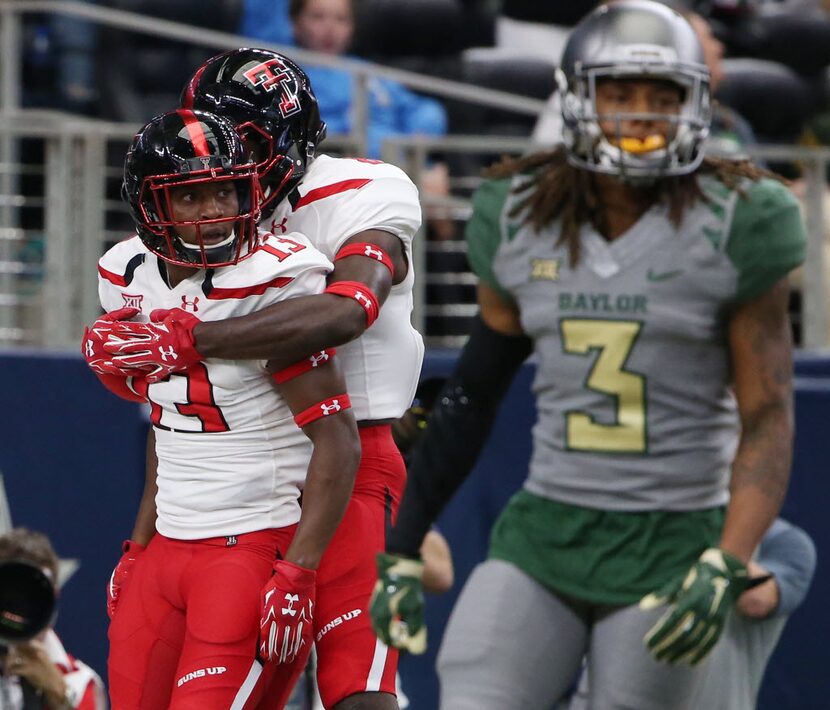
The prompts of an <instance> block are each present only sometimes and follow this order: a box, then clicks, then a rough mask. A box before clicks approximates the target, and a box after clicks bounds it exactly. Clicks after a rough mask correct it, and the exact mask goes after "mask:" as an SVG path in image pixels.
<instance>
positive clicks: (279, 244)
mask: <svg viewBox="0 0 830 710" xmlns="http://www.w3.org/2000/svg"><path fill="white" fill-rule="evenodd" d="M124 173H125V178H124V185H123V195H124V198H125V200H126V201H127V202H128V203H129V206H130V210H131V212H132V215H133V217H134V219H135V222H136V226H137V235H136V236H134V237H133V238H131V239H127V240H126V241H123V242H120V243H119V244H116V245H115V246H114V247H113V248H111V249H110V250H109V251H108V252H107V253H106V254H104V256H103V257H102V258H101V260H100V262H99V269H98V270H99V274H100V280H99V294H100V299H101V305H102V306H103V307H104V310H105V311H107V313H108V316H105V317H104V318H102V319H99V320H98V321H96V323H95V324H94V325H93V326H92V328H91V329H87V331H86V333H85V335H84V340H83V352H84V355H85V357H86V359H87V361H88V363H89V364H90V366H91V367H92V368H93V369H94V370H95V371H96V372H98V373H99V374H101V375H102V378H103V379H104V380H105V384H107V386H108V387H110V389H113V390H115V391H116V392H118V393H119V394H120V395H121V396H123V397H126V398H130V399H135V400H138V401H144V402H148V403H149V404H150V407H151V419H152V423H153V429H154V431H155V457H153V461H152V463H153V464H156V459H157V475H154V482H155V481H157V493H156V495H155V502H154V504H153V505H154V508H155V509H157V520H156V521H155V525H154V528H155V531H156V532H155V534H153V533H149V534H146V535H145V537H144V539H148V540H149V544H147V545H146V549H143V546H142V545H141V544H138V543H136V542H134V541H133V542H128V543H127V545H126V546H125V548H126V549H125V559H124V560H122V563H121V564H120V565H119V569H118V570H117V572H118V574H117V575H116V576H114V578H113V583H112V585H111V586H112V587H113V589H112V590H111V597H112V602H114V601H115V598H114V597H115V596H116V593H118V592H119V589H118V587H119V585H120V586H122V587H123V589H120V599H119V600H118V606H117V609H115V613H114V614H113V615H112V623H111V625H110V630H109V638H110V655H109V663H108V665H109V687H110V694H111V698H112V705H113V707H117V708H119V709H123V710H133V709H135V710H138V709H139V708H141V709H148V710H149V709H150V708H178V709H179V710H181V709H183V708H194V707H199V708H216V710H219V709H220V708H221V709H226V708H239V709H240V710H242V709H243V708H244V709H248V708H254V707H256V706H257V703H258V702H260V700H261V698H262V697H263V694H264V692H265V691H266V689H267V688H269V684H271V683H272V682H274V681H273V678H274V677H277V676H278V677H279V678H280V679H281V681H280V682H282V683H283V684H285V683H287V682H289V680H290V679H291V678H293V676H294V671H293V669H292V666H293V665H296V666H297V667H298V668H302V666H303V665H304V663H305V659H306V658H307V656H308V653H309V651H310V649H311V643H312V616H313V611H316V609H314V598H315V577H316V572H315V570H316V569H317V567H318V564H319V562H320V559H321V557H322V555H323V552H324V550H325V547H326V545H327V544H328V542H329V540H330V539H331V537H332V535H333V534H334V532H335V529H336V527H337V525H338V523H339V521H340V519H341V518H342V516H343V514H344V512H345V509H346V505H347V502H348V500H349V495H350V493H351V489H352V485H353V482H354V474H355V471H356V469H357V464H358V461H359V439H358V435H357V428H356V424H355V419H354V416H353V414H352V412H351V411H350V409H349V408H350V405H349V401H348V395H347V394H346V392H345V382H344V379H343V377H342V375H341V374H340V372H339V370H338V368H337V367H336V365H335V364H334V360H333V358H332V357H331V353H330V352H326V353H318V354H317V355H315V356H313V357H311V358H306V359H304V360H303V361H301V362H297V363H294V364H292V366H290V367H288V368H283V367H279V366H276V367H275V366H274V365H273V363H266V362H265V361H264V360H261V361H232V360H228V359H224V360H220V359H216V358H210V359H205V360H203V361H201V362H199V363H198V364H196V365H195V366H193V367H191V368H189V369H188V370H187V371H186V372H180V373H175V374H171V375H162V376H160V377H148V376H146V373H140V372H137V371H136V372H133V373H132V375H131V376H129V377H126V378H125V377H124V376H123V375H119V374H118V373H113V371H112V370H109V372H107V370H108V368H107V365H106V363H105V361H104V359H103V358H102V357H101V355H102V351H101V345H102V343H103V342H104V341H105V339H106V337H107V334H108V333H111V332H112V330H111V329H112V328H113V326H114V325H116V324H115V323H114V319H115V318H116V317H121V318H125V317H132V318H133V319H134V321H133V325H134V327H135V330H134V331H133V332H132V336H133V337H134V338H138V339H143V341H144V343H145V347H148V348H155V347H156V344H155V342H154V336H153V333H154V332H156V331H157V330H159V329H165V328H175V327H176V326H175V325H174V324H172V323H171V322H170V320H169V318H167V317H166V314H167V312H168V311H169V309H171V308H175V307H180V308H181V309H182V310H183V311H186V312H187V313H188V314H197V315H198V317H200V318H204V319H206V320H211V319H218V318H227V317H229V316H234V315H242V314H246V313H250V312H252V311H254V310H256V309H258V308H262V307H266V306H269V305H272V304H274V303H277V302H280V301H283V300H285V299H287V298H292V297H298V296H307V295H310V294H315V293H320V292H322V291H323V289H324V288H325V283H326V276H327V274H328V272H329V271H330V270H331V263H330V262H329V261H328V259H326V258H325V257H324V256H323V255H322V254H321V253H319V252H318V251H317V250H316V249H314V248H313V247H312V246H311V245H310V244H309V242H308V241H307V240H306V239H305V238H304V237H303V236H302V235H300V234H290V235H287V236H280V237H275V236H273V235H265V234H260V233H258V230H257V226H256V220H257V217H258V215H259V206H260V204H261V199H262V193H261V188H260V185H259V179H258V177H257V173H256V165H255V164H254V163H253V162H252V161H251V159H250V153H249V152H248V150H247V149H246V148H245V146H244V145H243V144H242V141H241V140H240V139H239V137H238V135H237V134H236V132H235V130H234V127H233V125H232V124H231V123H230V122H228V121H226V120H224V119H222V118H220V117H217V116H213V115H212V114H209V113H205V112H200V111H191V110H185V109H180V110H178V111H172V112H170V113H167V114H163V115H161V116H158V117H156V118H154V119H153V120H152V121H150V123H148V124H147V125H146V126H145V127H144V128H143V129H142V130H141V131H140V132H139V133H138V134H137V136H136V137H135V139H134V141H133V144H132V147H131V148H130V151H129V153H128V154H127V159H126V162H125V169H124ZM142 333H144V335H142ZM116 339H117V337H116ZM157 352H158V354H159V357H160V358H161V359H162V360H163V361H166V360H169V359H175V358H177V357H178V353H177V351H176V349H175V348H173V349H171V348H170V347H168V346H161V350H159V351H157ZM153 471H154V474H155V472H156V468H155V466H154V467H153ZM154 487H155V486H154ZM301 492H302V498H303V505H302V508H300V504H299V498H300V493H301ZM152 517H153V518H155V512H154V515H153V516H152ZM127 577H129V584H127V585H124V584H123V582H124V581H125V580H126V578H127Z"/></svg>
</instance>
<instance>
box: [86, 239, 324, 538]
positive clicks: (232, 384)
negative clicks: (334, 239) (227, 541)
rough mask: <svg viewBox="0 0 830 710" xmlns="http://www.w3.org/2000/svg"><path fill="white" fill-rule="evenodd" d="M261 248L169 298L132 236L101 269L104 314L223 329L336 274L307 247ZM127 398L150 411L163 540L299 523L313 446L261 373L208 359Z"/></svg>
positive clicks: (285, 243)
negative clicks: (216, 324) (181, 318)
mask: <svg viewBox="0 0 830 710" xmlns="http://www.w3.org/2000/svg"><path fill="white" fill-rule="evenodd" d="M261 237H262V238H263V241H262V243H261V245H260V247H259V248H258V249H257V250H256V252H255V253H254V254H252V255H251V256H250V257H248V258H247V259H244V260H243V261H241V262H239V263H238V264H236V265H234V266H225V267H221V268H216V269H206V270H199V271H197V272H196V273H195V274H193V275H192V276H190V277H188V278H186V279H184V280H183V281H182V282H181V283H179V284H178V285H177V286H175V287H174V288H169V287H168V285H167V283H166V281H165V279H164V278H163V276H162V272H161V270H160V264H159V261H160V260H159V258H158V257H157V256H155V255H154V254H153V253H152V252H150V251H148V250H147V249H146V248H145V247H144V245H143V244H142V243H141V240H140V239H139V238H138V237H137V236H136V237H133V238H132V239H128V240H126V241H124V242H121V243H119V244H116V245H115V246H114V247H113V248H112V249H110V250H109V251H108V252H107V253H106V254H104V256H103V257H102V258H101V260H100V261H99V264H98V272H99V285H98V291H99V297H100V299H101V305H102V306H103V308H104V310H106V311H107V312H109V311H113V310H116V309H118V308H123V307H125V306H132V307H135V308H138V309H140V311H141V313H140V314H139V315H138V316H137V317H136V319H137V320H141V319H143V320H145V321H147V320H149V316H150V313H151V311H153V309H156V308H181V309H183V310H185V311H187V312H189V313H193V314H194V315H196V316H197V317H198V318H200V319H201V320H224V319H226V318H231V317H233V316H242V315H246V314H248V313H252V312H254V311H257V310H260V309H262V308H265V307H266V306H270V305H271V304H273V303H277V302H278V301H283V300H285V299H287V298H292V297H295V296H304V295H310V294H316V293H320V292H321V291H323V289H324V288H325V285H326V276H327V275H328V274H329V273H330V271H331V269H332V265H331V262H329V260H328V259H326V257H324V256H323V255H322V254H321V253H320V252H319V251H317V250H316V249H315V248H314V247H313V246H312V245H311V244H310V243H309V242H308V240H307V239H306V238H305V237H304V236H302V235H300V234H286V235H285V236H274V235H265V234H264V233H263V234H261ZM142 385H143V386H142ZM131 386H132V387H133V388H134V389H135V390H136V391H137V392H138V393H139V394H146V396H147V398H148V400H149V402H150V407H151V414H150V417H151V420H152V422H153V425H154V427H155V432H156V453H157V454H158V461H159V463H158V495H157V496H156V507H157V509H158V521H157V523H156V527H157V529H158V531H159V532H160V533H161V534H162V535H165V536H168V537H172V538H176V539H183V540H193V539H202V538H207V537H217V536H223V535H236V534H241V533H245V532H251V531H254V530H263V529H267V528H277V527H284V526H286V525H291V524H292V523H295V522H297V520H299V517H300V509H299V505H298V501H297V498H298V495H299V491H300V489H301V487H302V484H303V481H304V480H305V476H306V471H307V468H308V462H309V458H310V456H311V442H310V441H309V440H308V438H307V437H306V436H305V434H303V432H302V430H300V429H299V428H298V427H297V425H296V424H295V423H294V419H293V415H292V413H291V410H290V409H289V407H288V405H287V404H286V402H285V400H284V399H283V398H282V397H281V396H280V395H279V394H278V393H277V391H276V390H275V389H274V386H273V383H272V380H271V378H270V376H269V375H268V373H267V371H266V370H265V362H263V361H243V360H214V359H210V360H205V361H204V362H203V363H200V364H198V365H196V366H195V367H193V368H191V369H189V370H188V371H187V372H182V373H177V374H174V375H171V376H170V377H169V378H167V379H166V380H165V381H163V382H158V383H156V384H152V385H149V387H147V385H146V383H131ZM145 389H146V392H145Z"/></svg>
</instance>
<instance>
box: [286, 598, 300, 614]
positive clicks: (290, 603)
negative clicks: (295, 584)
mask: <svg viewBox="0 0 830 710" xmlns="http://www.w3.org/2000/svg"><path fill="white" fill-rule="evenodd" d="M285 601H287V602H288V606H284V607H283V608H282V615H283V616H296V615H297V610H296V609H295V608H294V604H295V603H296V602H299V601H300V597H299V596H298V595H297V594H286V595H285Z"/></svg>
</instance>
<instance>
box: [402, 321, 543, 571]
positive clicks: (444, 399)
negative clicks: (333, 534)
mask: <svg viewBox="0 0 830 710" xmlns="http://www.w3.org/2000/svg"><path fill="white" fill-rule="evenodd" d="M530 350H531V343H530V340H529V339H527V338H526V337H524V336H518V337H517V336H508V335H504V334H502V333H498V332H496V331H494V330H492V329H491V328H490V327H488V326H487V325H486V324H485V323H484V322H483V321H481V320H477V321H475V322H474V324H473V329H472V332H471V333H470V339H469V340H468V341H467V343H466V345H465V346H464V348H463V350H462V351H461V356H460V357H459V360H458V364H457V365H456V369H455V372H454V373H453V375H452V376H451V377H450V378H449V379H448V380H447V383H446V384H445V385H444V388H443V389H442V391H441V395H440V396H439V397H438V400H437V401H438V402H439V404H438V405H437V406H436V407H435V408H434V409H433V410H432V414H431V415H430V417H429V421H428V424H427V430H426V433H425V435H424V437H423V439H421V441H420V443H419V444H418V446H417V447H416V448H415V451H414V452H413V455H412V460H411V463H410V466H409V471H408V475H407V483H406V490H405V491H404V495H403V499H402V501H401V507H400V510H399V511H398V519H397V522H396V523H395V526H394V527H393V528H392V530H390V532H389V535H388V536H387V546H386V549H387V550H388V551H389V552H392V553H400V554H403V555H408V556H410V557H417V556H418V553H419V550H420V547H421V544H422V542H423V540H424V536H425V535H426V533H427V531H428V530H429V528H430V526H431V525H432V524H433V523H434V522H435V520H436V519H437V518H438V516H439V514H440V513H441V511H442V510H443V509H444V506H445V505H446V504H447V503H448V502H449V500H450V499H451V498H452V496H453V495H454V494H455V491H456V490H457V489H458V487H459V486H460V485H461V484H462V483H463V482H464V480H465V479H466V477H467V476H468V474H469V473H470V471H471V470H472V469H473V467H474V466H475V463H476V460H477V459H478V455H479V453H480V452H481V450H482V448H484V445H485V444H486V442H487V437H488V436H489V434H490V429H491V427H492V424H493V421H494V419H495V416H496V413H497V412H498V407H499V404H500V403H501V400H502V398H503V397H504V394H505V392H506V391H507V388H508V387H509V385H510V383H511V382H512V381H513V377H514V376H515V374H516V372H517V371H518V369H519V367H520V366H521V364H522V363H523V362H524V360H525V358H527V356H528V354H529V353H530Z"/></svg>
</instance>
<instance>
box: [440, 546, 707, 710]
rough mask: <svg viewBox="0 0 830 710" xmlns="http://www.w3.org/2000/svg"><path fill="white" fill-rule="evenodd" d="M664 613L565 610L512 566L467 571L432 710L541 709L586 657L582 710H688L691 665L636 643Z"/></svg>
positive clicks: (696, 671)
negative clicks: (662, 658)
mask: <svg viewBox="0 0 830 710" xmlns="http://www.w3.org/2000/svg"><path fill="white" fill-rule="evenodd" d="M662 612H663V609H657V610H654V611H650V612H643V611H640V609H639V608H638V607H637V606H636V605H633V606H627V607H607V606H599V605H593V604H585V603H581V602H580V603H571V604H570V605H569V604H565V603H564V602H563V601H562V600H561V599H560V598H559V597H558V596H556V595H555V594H552V593H551V592H549V591H548V590H546V589H545V588H544V587H542V586H541V585H540V584H538V583H537V582H536V581H535V580H533V579H532V578H530V577H528V576H527V575H526V574H525V573H524V572H522V571H521V570H519V569H518V568H517V567H515V566H513V565H511V564H509V563H507V562H503V561H501V560H488V561H487V562H484V563H482V564H480V565H478V567H476V568H475V570H473V573H472V575H471V576H470V578H469V580H468V581H467V584H466V585H465V586H464V590H463V591H462V593H461V596H460V597H459V599H458V602H457V603H456V605H455V609H454V610H453V613H452V616H451V617H450V620H449V623H448V625H447V629H446V632H445V633H444V641H443V643H442V645H441V649H440V651H439V654H438V675H439V678H440V681H441V710H549V709H550V708H551V707H552V706H553V704H554V703H556V702H558V701H560V700H561V699H562V698H563V697H565V696H566V695H567V693H568V691H569V690H570V689H572V686H573V685H574V682H575V680H576V678H577V674H578V671H579V668H580V665H581V663H582V659H583V657H584V656H585V654H587V660H588V667H589V668H590V673H591V688H590V698H589V708H590V710H687V709H689V710H691V705H690V703H689V700H688V698H689V697H690V696H691V694H692V691H693V690H694V688H695V685H696V683H697V682H698V680H699V679H700V678H701V676H702V673H701V671H702V668H703V666H704V664H701V666H700V667H698V668H691V667H689V666H679V667H672V666H669V665H667V664H664V663H658V662H657V661H655V660H654V659H652V657H651V656H650V655H649V653H648V651H647V649H646V647H645V646H644V644H643V636H644V635H645V633H646V632H647V631H648V630H649V628H651V626H652V624H654V622H655V621H656V620H657V618H658V617H659V616H660V614H662Z"/></svg>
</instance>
